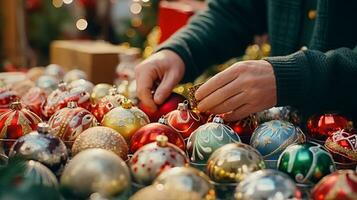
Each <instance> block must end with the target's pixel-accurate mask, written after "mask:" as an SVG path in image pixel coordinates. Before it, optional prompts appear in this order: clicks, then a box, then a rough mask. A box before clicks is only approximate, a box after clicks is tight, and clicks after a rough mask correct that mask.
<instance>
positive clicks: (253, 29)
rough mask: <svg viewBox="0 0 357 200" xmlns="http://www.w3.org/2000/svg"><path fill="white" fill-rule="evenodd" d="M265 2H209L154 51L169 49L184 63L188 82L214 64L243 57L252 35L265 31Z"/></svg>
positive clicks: (214, 0) (217, 0) (226, 0)
mask: <svg viewBox="0 0 357 200" xmlns="http://www.w3.org/2000/svg"><path fill="white" fill-rule="evenodd" d="M264 3H265V1H261V0H211V1H209V2H208V8H207V9H206V10H205V11H203V12H201V13H199V14H196V15H195V16H194V17H193V18H192V19H191V20H190V22H189V24H188V25H186V26H185V27H183V28H182V29H181V30H180V31H178V32H177V33H176V34H174V35H173V36H172V37H171V38H170V39H168V40H167V41H166V42H164V43H163V44H162V45H161V46H160V47H159V48H158V50H157V51H160V50H163V49H170V50H172V51H174V52H176V53H177V54H178V55H179V56H180V57H181V58H182V59H183V61H184V63H185V66H186V73H185V77H184V81H191V80H193V79H194V78H195V77H197V76H198V75H200V74H201V73H202V71H203V70H204V69H205V68H207V67H209V66H210V65H213V64H218V63H222V62H223V61H225V60H227V59H229V58H231V57H234V56H239V55H242V54H243V52H244V49H245V47H246V46H247V45H248V44H249V43H250V42H252V39H253V36H254V35H256V34H262V33H265V32H266V31H267V24H266V23H267V22H266V19H267V18H266V8H265V4H264Z"/></svg>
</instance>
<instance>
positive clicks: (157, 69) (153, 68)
mask: <svg viewBox="0 0 357 200" xmlns="http://www.w3.org/2000/svg"><path fill="white" fill-rule="evenodd" d="M184 73H185V64H184V62H183V60H182V59H181V58H180V57H179V56H178V55H177V54H176V53H175V52H173V51H171V50H162V51H159V52H157V53H155V54H154V55H152V56H150V57H149V58H147V59H146V60H144V61H143V62H142V63H140V64H139V65H137V66H136V67H135V78H136V83H137V84H136V85H137V88H136V90H137V95H138V97H139V99H140V100H141V101H142V103H143V104H144V105H145V106H147V107H148V108H149V109H150V110H151V111H155V110H156V109H157V106H156V104H159V105H160V104H162V103H163V102H164V101H165V99H166V98H167V97H168V96H169V95H170V94H171V92H172V90H173V88H174V87H175V86H176V85H177V84H178V83H179V82H180V80H181V79H182V77H183V75H184ZM157 82H159V85H158V87H157V89H156V91H155V94H154V95H153V94H152V91H153V90H154V89H155V87H156V85H155V83H157Z"/></svg>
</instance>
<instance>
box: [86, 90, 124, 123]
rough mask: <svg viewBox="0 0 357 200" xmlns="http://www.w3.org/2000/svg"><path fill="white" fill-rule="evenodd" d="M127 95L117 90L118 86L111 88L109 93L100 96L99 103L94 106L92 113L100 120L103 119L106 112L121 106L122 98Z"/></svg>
mask: <svg viewBox="0 0 357 200" xmlns="http://www.w3.org/2000/svg"><path fill="white" fill-rule="evenodd" d="M124 98H125V97H124V96H123V95H121V94H119V92H118V91H117V88H116V87H113V88H111V89H110V90H109V94H108V95H106V96H104V97H102V98H100V99H99V100H98V101H97V103H96V104H95V105H94V106H92V110H91V111H92V113H93V115H94V116H95V117H96V118H97V120H98V121H102V119H103V117H104V115H105V114H107V113H108V112H109V111H111V110H112V109H114V108H116V107H119V106H120V103H121V101H122V99H124Z"/></svg>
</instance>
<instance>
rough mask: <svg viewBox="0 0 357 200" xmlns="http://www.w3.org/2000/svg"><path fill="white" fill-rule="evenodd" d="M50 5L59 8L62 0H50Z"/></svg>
mask: <svg viewBox="0 0 357 200" xmlns="http://www.w3.org/2000/svg"><path fill="white" fill-rule="evenodd" d="M52 5H53V6H54V7H55V8H60V7H62V5H63V1H62V0H52Z"/></svg>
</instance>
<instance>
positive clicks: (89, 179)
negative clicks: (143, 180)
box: [61, 149, 131, 199]
mask: <svg viewBox="0 0 357 200" xmlns="http://www.w3.org/2000/svg"><path fill="white" fill-rule="evenodd" d="M130 185H131V180H130V172H129V169H128V167H127V166H126V164H125V162H124V161H123V160H122V159H121V158H120V157H118V156H117V155H116V154H115V153H113V152H111V151H107V150H104V149H87V150H84V151H82V152H80V153H78V154H77V155H76V156H75V157H73V159H72V160H71V161H70V162H69V163H68V164H67V165H66V167H65V169H64V171H63V173H62V177H61V187H62V188H64V189H66V190H68V191H69V193H70V194H71V195H70V196H72V195H73V196H74V197H76V198H75V199H88V198H89V196H90V195H91V194H93V193H98V194H99V195H101V196H102V197H104V198H111V197H116V196H117V195H119V194H122V193H124V192H126V191H127V190H128V189H129V188H130ZM72 199H73V198H72Z"/></svg>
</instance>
